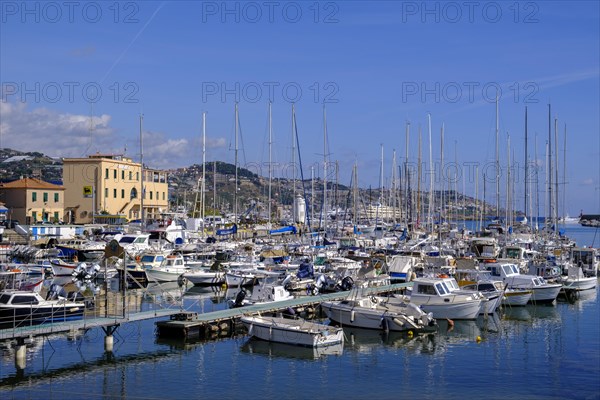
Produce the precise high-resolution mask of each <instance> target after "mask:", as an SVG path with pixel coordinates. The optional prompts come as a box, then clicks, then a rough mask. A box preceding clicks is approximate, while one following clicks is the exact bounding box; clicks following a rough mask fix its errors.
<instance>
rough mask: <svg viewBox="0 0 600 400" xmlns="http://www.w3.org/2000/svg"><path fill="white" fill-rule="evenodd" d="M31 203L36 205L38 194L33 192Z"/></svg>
mask: <svg viewBox="0 0 600 400" xmlns="http://www.w3.org/2000/svg"><path fill="white" fill-rule="evenodd" d="M31 201H32V202H34V203H35V202H36V201H37V192H31Z"/></svg>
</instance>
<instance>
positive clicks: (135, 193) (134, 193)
mask: <svg viewBox="0 0 600 400" xmlns="http://www.w3.org/2000/svg"><path fill="white" fill-rule="evenodd" d="M129 197H130V198H131V199H135V198H137V189H136V188H133V189H131V193H129Z"/></svg>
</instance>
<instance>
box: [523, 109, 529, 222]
mask: <svg viewBox="0 0 600 400" xmlns="http://www.w3.org/2000/svg"><path fill="white" fill-rule="evenodd" d="M528 164H529V153H528V152H527V106H525V197H524V199H523V212H524V213H525V219H527V214H528V211H529V210H528V209H527V200H528V197H529V196H528V195H529V193H528V189H529V187H528V185H529V165H528Z"/></svg>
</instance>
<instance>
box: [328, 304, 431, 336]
mask: <svg viewBox="0 0 600 400" xmlns="http://www.w3.org/2000/svg"><path fill="white" fill-rule="evenodd" d="M391 307H394V306H391ZM321 308H322V310H323V311H324V312H325V315H327V318H329V319H330V320H332V321H335V322H337V323H339V324H340V325H343V326H351V327H355V328H364V329H379V330H386V331H393V332H406V331H409V330H417V331H426V330H435V328H436V326H435V325H432V326H424V325H423V324H422V323H420V321H415V320H414V318H413V319H411V317H409V316H407V315H405V314H402V313H397V312H393V311H392V312H390V311H388V310H386V309H383V308H382V309H376V308H363V307H356V306H352V305H346V304H343V302H335V301H333V302H328V301H326V302H323V303H321Z"/></svg>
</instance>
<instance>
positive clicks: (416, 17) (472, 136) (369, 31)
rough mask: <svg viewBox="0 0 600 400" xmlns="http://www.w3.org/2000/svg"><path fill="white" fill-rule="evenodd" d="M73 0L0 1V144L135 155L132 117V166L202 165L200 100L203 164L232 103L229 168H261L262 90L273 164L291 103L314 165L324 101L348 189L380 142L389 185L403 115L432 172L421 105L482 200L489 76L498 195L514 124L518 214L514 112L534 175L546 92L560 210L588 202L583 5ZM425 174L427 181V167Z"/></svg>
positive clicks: (592, 66) (591, 56) (542, 141)
mask: <svg viewBox="0 0 600 400" xmlns="http://www.w3.org/2000/svg"><path fill="white" fill-rule="evenodd" d="M69 4H71V3H68V2H26V3H23V2H10V1H3V2H2V3H1V6H2V8H1V13H2V14H1V25H0V29H1V31H0V80H1V82H2V102H1V103H0V106H1V107H2V108H1V109H0V130H1V140H2V143H1V144H0V145H1V146H2V147H11V148H16V149H19V150H26V151H34V150H35V151H41V152H44V153H47V154H50V155H53V156H63V157H79V156H82V155H85V154H88V153H93V152H117V153H123V152H124V151H126V153H127V154H128V155H129V156H131V157H133V158H134V159H137V158H139V153H140V151H139V117H138V116H139V114H140V113H143V114H144V160H145V161H146V162H147V164H149V165H150V166H152V167H156V168H173V167H182V166H187V165H190V164H193V163H199V162H201V160H202V147H201V144H200V140H201V132H202V126H201V120H202V112H206V113H207V152H206V158H207V160H208V161H212V160H223V161H229V162H233V160H234V152H233V148H234V103H235V101H236V100H237V101H238V102H239V116H240V124H241V138H240V145H239V146H240V152H239V154H240V156H239V162H240V165H242V166H244V165H247V166H250V167H251V168H253V169H254V170H257V169H258V167H257V166H261V168H262V173H263V175H265V176H266V175H267V174H268V172H267V171H268V169H267V166H266V163H268V161H269V158H268V154H269V153H268V118H267V109H268V101H269V99H270V100H272V110H273V119H272V120H273V124H272V126H273V162H275V163H277V167H275V170H276V174H277V175H281V174H282V173H283V172H281V171H282V170H283V167H281V166H282V165H285V164H288V163H290V162H291V161H292V155H291V153H292V149H291V135H292V134H291V104H292V102H295V107H296V119H297V123H298V134H299V138H298V140H299V143H300V153H301V157H302V162H303V167H304V173H305V176H306V177H308V176H310V166H314V167H315V174H316V175H317V176H322V174H323V172H322V169H323V153H324V148H323V103H324V102H325V107H326V112H327V132H328V150H327V152H328V153H329V158H330V160H331V161H337V162H338V164H339V179H340V182H341V183H344V184H349V183H350V178H351V173H352V165H353V164H354V163H357V165H358V175H359V184H360V185H361V186H362V187H369V186H370V185H371V186H373V187H377V186H379V182H380V163H381V146H382V145H383V149H384V184H385V186H386V187H389V185H390V181H391V170H392V154H393V151H394V150H396V157H397V164H398V165H399V164H400V163H401V162H402V161H403V160H404V157H405V130H406V123H407V122H410V142H409V157H410V160H411V162H413V163H414V162H416V161H417V134H418V128H419V126H421V129H422V145H423V158H422V161H423V162H425V163H426V164H427V165H426V167H428V163H429V158H428V157H429V141H428V133H429V132H428V122H427V115H428V114H430V115H431V121H432V125H431V126H432V147H433V151H432V153H433V158H434V162H437V163H439V161H440V158H441V157H440V153H441V152H440V130H441V127H442V124H444V159H445V162H447V161H448V160H450V161H454V160H455V157H456V160H458V164H459V165H460V166H461V178H460V180H459V183H458V188H459V189H460V190H462V187H463V185H464V187H465V190H466V192H467V194H470V195H472V196H474V195H475V185H474V179H473V178H474V174H473V168H474V167H472V166H474V165H479V167H478V173H479V177H480V178H481V177H482V175H483V171H487V177H488V185H487V187H488V189H487V190H488V191H487V196H486V197H487V199H488V201H491V202H493V201H494V193H493V189H490V188H494V187H495V183H493V182H491V181H490V180H489V175H494V174H492V173H490V169H489V165H490V163H492V165H493V163H494V159H495V104H494V98H495V96H496V90H497V89H498V88H499V89H500V90H501V91H502V93H501V94H500V95H499V131H500V135H499V136H500V140H499V142H500V164H501V165H502V166H503V173H502V177H501V179H502V183H501V187H502V195H501V197H502V202H504V199H505V190H504V188H505V187H506V183H505V181H504V180H505V177H506V174H505V172H506V169H505V167H506V164H507V162H508V156H507V136H508V135H510V142H511V157H512V158H513V161H516V162H517V163H518V164H517V165H516V167H515V168H516V171H517V173H516V174H515V173H513V176H517V181H516V182H515V190H516V194H515V196H516V199H517V200H516V202H517V206H518V208H522V204H523V200H522V197H523V186H524V184H523V175H524V174H523V172H524V171H523V165H524V149H523V148H524V113H525V107H526V106H527V107H528V113H529V124H528V126H529V153H530V159H531V162H534V163H535V157H534V149H535V145H536V144H537V153H538V154H537V163H538V164H539V165H540V166H541V167H542V169H541V170H540V174H539V180H540V184H539V187H540V189H543V187H544V184H543V181H544V179H545V176H544V170H543V166H544V154H545V146H546V140H547V138H548V104H549V103H550V104H551V105H552V128H554V119H555V118H556V119H557V120H558V126H559V154H560V157H561V158H560V165H559V171H560V172H559V174H560V181H561V182H562V181H563V179H562V169H563V157H564V155H565V152H564V147H563V137H564V130H565V124H566V130H567V151H566V158H567V168H566V179H565V180H566V181H567V184H566V185H561V188H560V189H561V191H562V190H563V189H565V190H566V192H565V194H566V203H567V205H566V212H567V213H569V214H571V215H575V214H578V213H579V211H580V210H584V212H600V201H599V198H600V189H599V188H600V183H599V176H600V167H599V165H600V164H599V157H600V143H599V141H600V123H599V119H600V43H599V42H600V26H599V20H600V16H599V15H600V10H599V5H598V2H596V1H582V2H558V1H543V2H542V1H540V2H485V1H484V2H473V3H468V2H427V3H424V2H391V1H390V2H373V1H370V2H361V1H351V2H344V1H337V2H227V3H224V2H220V1H219V2H77V3H74V5H69ZM98 88H99V89H100V90H101V94H100V95H98V93H97V92H96V91H95V90H97V89H98ZM90 100H93V101H94V102H93V105H91V103H90ZM91 115H93V118H91V117H90V116H91ZM90 126H92V128H93V129H91V130H90ZM536 134H537V143H535V137H536ZM552 140H553V141H554V129H553V130H552ZM463 176H464V177H465V179H463V178H462V177H463ZM328 179H331V177H330V178H328ZM463 180H464V183H463ZM440 181H441V179H439V177H437V176H436V180H435V185H436V188H439V187H441V183H440ZM423 182H424V183H425V187H428V186H429V178H428V177H423ZM446 186H447V183H446ZM480 196H481V185H480ZM560 197H561V201H562V193H561V195H560ZM543 198H544V196H543V194H542V195H541V196H540V199H541V201H542V204H541V206H542V209H543ZM560 209H561V210H562V205H560Z"/></svg>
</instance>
